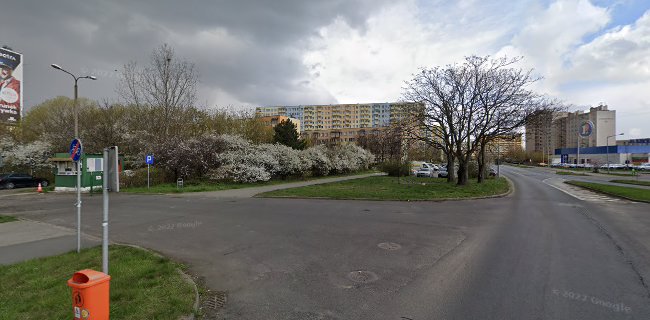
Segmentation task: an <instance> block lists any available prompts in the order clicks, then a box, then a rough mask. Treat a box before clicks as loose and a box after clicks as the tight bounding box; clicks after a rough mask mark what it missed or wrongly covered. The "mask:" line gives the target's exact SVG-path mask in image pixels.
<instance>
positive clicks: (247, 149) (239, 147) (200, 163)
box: [156, 135, 374, 183]
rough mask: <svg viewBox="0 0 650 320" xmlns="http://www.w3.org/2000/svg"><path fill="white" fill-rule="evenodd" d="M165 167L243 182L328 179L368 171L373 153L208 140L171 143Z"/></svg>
mask: <svg viewBox="0 0 650 320" xmlns="http://www.w3.org/2000/svg"><path fill="white" fill-rule="evenodd" d="M156 156H157V158H158V159H159V164H160V165H161V166H162V167H163V168H165V169H167V170H170V171H171V172H174V173H175V174H176V175H177V176H181V177H202V176H207V177H209V178H210V179H214V180H228V181H236V182H242V183H250V182H258V181H268V180H270V179H271V178H273V177H280V178H286V177H290V176H298V177H300V176H306V175H313V176H326V175H328V174H329V173H331V172H333V173H349V172H354V171H357V170H362V169H367V168H368V166H369V165H370V164H371V163H372V162H373V161H374V157H373V156H372V154H371V153H370V152H368V151H366V150H365V149H363V148H361V147H359V146H356V145H342V146H338V147H334V148H332V149H328V148H327V147H325V146H323V145H320V146H316V147H312V148H309V149H307V150H303V151H299V150H295V149H292V148H290V147H287V146H284V145H281V144H259V145H255V144H252V143H250V142H249V141H248V140H246V139H244V138H242V137H239V136H233V135H204V136H201V137H197V138H194V139H190V140H170V141H168V142H166V143H164V144H163V146H162V147H161V150H159V151H158V153H157V154H156Z"/></svg>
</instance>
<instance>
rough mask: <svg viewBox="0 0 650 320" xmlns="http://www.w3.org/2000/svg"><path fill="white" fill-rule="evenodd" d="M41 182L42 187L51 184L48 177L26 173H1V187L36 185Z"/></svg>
mask: <svg viewBox="0 0 650 320" xmlns="http://www.w3.org/2000/svg"><path fill="white" fill-rule="evenodd" d="M39 183H40V184H41V186H42V187H47V186H48V185H49V184H50V182H49V181H47V179H43V178H35V177H32V176H30V175H28V174H26V173H3V174H0V188H2V189H13V188H25V187H36V186H38V184H39Z"/></svg>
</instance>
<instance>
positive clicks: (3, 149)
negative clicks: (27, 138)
mask: <svg viewBox="0 0 650 320" xmlns="http://www.w3.org/2000/svg"><path fill="white" fill-rule="evenodd" d="M51 148H52V146H51V145H50V144H49V143H47V142H45V141H41V140H36V141H33V142H30V143H27V144H18V143H16V142H15V141H13V140H12V139H9V138H3V139H2V140H1V141H0V153H3V155H4V157H5V158H4V162H5V163H4V165H5V166H7V167H10V168H12V169H19V170H22V169H24V168H29V170H30V171H32V172H33V171H35V170H47V169H50V168H52V163H51V162H48V161H47V159H48V158H49V157H50V156H51V155H52V153H51V152H50V149H51Z"/></svg>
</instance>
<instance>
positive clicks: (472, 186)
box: [260, 176, 510, 200]
mask: <svg viewBox="0 0 650 320" xmlns="http://www.w3.org/2000/svg"><path fill="white" fill-rule="evenodd" d="M405 180H406V181H408V182H409V183H405ZM401 181H402V183H401V184H398V183H397V178H395V177H388V176H377V177H368V178H362V179H354V180H348V181H341V182H333V183H327V184H320V185H312V186H307V187H300V188H292V189H284V190H276V191H271V192H266V193H263V194H261V195H260V196H261V197H295V198H329V199H369V200H444V199H462V198H471V197H484V196H493V195H498V194H502V193H505V192H507V191H508V189H509V188H510V186H509V184H508V181H507V180H506V179H504V178H499V179H488V180H486V181H485V182H484V183H481V184H478V183H476V181H475V180H471V181H470V183H469V185H467V186H463V187H459V186H457V185H456V184H453V183H448V182H447V180H446V179H441V178H406V179H405V178H401Z"/></svg>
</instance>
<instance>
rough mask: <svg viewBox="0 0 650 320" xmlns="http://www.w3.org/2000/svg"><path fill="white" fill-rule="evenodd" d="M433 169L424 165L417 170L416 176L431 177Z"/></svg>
mask: <svg viewBox="0 0 650 320" xmlns="http://www.w3.org/2000/svg"><path fill="white" fill-rule="evenodd" d="M433 172H434V171H433V169H432V168H430V167H422V168H420V169H419V170H418V171H416V172H415V176H416V177H425V178H431V177H433Z"/></svg>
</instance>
